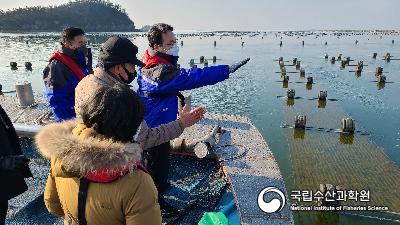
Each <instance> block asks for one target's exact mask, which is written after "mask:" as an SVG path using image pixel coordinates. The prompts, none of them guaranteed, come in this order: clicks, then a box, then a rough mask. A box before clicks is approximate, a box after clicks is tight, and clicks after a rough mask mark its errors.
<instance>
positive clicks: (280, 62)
mask: <svg viewBox="0 0 400 225" xmlns="http://www.w3.org/2000/svg"><path fill="white" fill-rule="evenodd" d="M284 67H285V63H284V62H283V61H279V68H281V69H282V68H284Z"/></svg>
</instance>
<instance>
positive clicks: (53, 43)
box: [0, 33, 400, 224]
mask: <svg viewBox="0 0 400 225" xmlns="http://www.w3.org/2000/svg"><path fill="white" fill-rule="evenodd" d="M110 35H112V34H109V33H100V34H88V38H89V40H90V47H92V52H93V53H94V60H93V61H94V63H95V62H96V60H95V59H96V56H97V52H98V49H99V45H100V43H102V42H104V41H105V40H106V39H107V38H108V37H109V36H110ZM120 35H126V36H128V37H130V38H131V40H132V41H133V42H134V43H135V44H136V45H138V46H139V52H140V53H139V54H140V55H141V54H142V53H143V52H144V50H145V49H146V48H147V40H146V38H144V37H140V36H139V35H140V33H129V34H120ZM262 37H263V38H262ZM58 38H59V37H58V34H56V33H45V34H43V33H41V34H0V84H2V85H3V91H7V90H13V89H14V87H13V86H14V84H15V83H16V82H20V81H25V80H27V81H30V82H32V85H33V89H34V92H35V95H37V96H43V92H44V91H43V89H44V88H43V82H42V71H43V69H44V67H45V66H46V65H47V62H46V61H47V58H48V57H49V55H50V53H51V52H53V51H54V50H55V49H56V48H57V47H58V46H59V43H58ZM280 40H281V39H280V37H279V35H278V36H276V35H275V33H268V34H267V35H266V36H265V35H257V36H253V37H251V35H244V36H242V37H233V36H224V37H222V39H220V37H219V35H217V36H214V37H201V38H200V37H198V36H195V37H180V40H179V42H180V41H183V46H182V47H181V48H180V60H179V63H180V64H181V67H183V68H188V67H189V65H188V64H189V60H190V59H192V58H193V59H197V60H198V59H199V57H200V56H205V57H206V58H212V57H213V56H217V58H218V59H219V60H218V61H217V64H231V63H234V62H237V61H239V60H242V59H244V58H247V57H250V58H251V61H250V62H249V63H248V64H247V65H246V66H244V67H243V68H241V69H240V70H238V71H237V72H236V73H234V74H232V75H231V76H230V79H229V80H227V81H224V82H222V83H219V84H217V85H214V86H208V87H203V88H199V89H196V90H193V91H191V94H192V99H193V104H194V105H195V106H198V105H203V106H205V107H206V108H207V110H208V111H210V112H216V113H226V114H240V115H245V116H248V117H250V118H251V119H252V121H253V123H254V124H255V126H256V127H257V128H258V129H259V131H260V132H261V134H262V135H263V137H264V138H265V140H266V141H267V143H268V145H269V147H270V148H271V150H272V151H273V153H274V155H275V158H276V159H277V161H278V164H279V166H280V169H281V171H282V174H283V176H284V179H285V182H286V184H287V187H288V190H289V191H290V190H292V189H298V188H301V187H304V186H307V185H306V184H300V183H301V182H298V181H297V180H299V179H302V178H301V177H296V176H298V175H297V174H298V173H297V171H296V170H297V168H299V167H298V165H299V162H303V161H302V160H307V158H305V159H302V156H301V155H300V156H298V155H297V154H296V151H295V150H294V149H296V148H297V147H298V146H300V145H303V144H304V143H302V142H296V141H293V140H291V139H290V138H288V137H289V136H288V135H287V129H286V128H280V125H281V124H283V123H291V122H293V120H292V121H289V120H290V118H291V117H288V115H289V114H288V110H289V111H290V110H291V111H293V113H295V114H296V113H297V112H296V110H300V109H301V108H302V107H303V109H301V110H300V111H299V113H300V112H301V113H303V114H307V113H308V112H309V113H312V115H313V116H314V118H310V117H308V118H307V119H308V120H309V121H313V120H314V119H315V120H317V119H318V120H319V121H320V122H319V126H323V127H325V128H339V126H340V118H339V117H335V114H334V113H332V112H333V111H327V110H339V111H343V112H344V113H345V114H347V115H348V116H351V117H352V118H353V119H355V120H356V126H357V130H362V131H366V132H368V133H369V134H370V135H369V136H368V138H367V139H368V140H369V141H371V142H372V144H371V145H373V146H377V149H378V148H379V147H381V149H382V152H377V154H380V153H383V161H384V162H385V163H387V165H390V168H389V167H388V169H387V174H386V175H387V176H386V175H385V174H383V175H379V176H378V175H377V174H374V171H375V169H374V168H366V169H364V167H360V170H363V171H364V170H365V176H369V175H370V174H372V175H371V180H373V181H376V179H379V178H381V177H382V176H383V177H386V178H383V180H385V179H386V180H388V182H391V183H394V184H395V187H394V188H395V189H399V186H400V182H399V177H396V176H394V177H393V176H390V174H398V173H399V165H400V119H399V110H400V98H399V94H400V76H399V73H400V60H399V61H397V60H392V61H391V62H385V61H383V60H382V58H383V55H384V54H385V53H386V52H390V53H391V55H392V56H393V58H399V59H400V37H399V36H395V35H384V36H383V37H380V35H371V34H367V33H362V35H351V36H346V37H340V38H337V37H335V36H330V35H328V36H323V37H321V36H319V37H316V36H315V35H310V36H307V37H300V38H297V37H296V36H293V37H289V36H285V35H282V41H283V46H282V47H280V46H279V42H280ZM356 40H358V44H355V41H356ZM392 40H394V41H395V42H394V44H392ZM214 41H216V42H217V45H216V46H214ZM302 41H304V46H303V45H302V43H301V42H302ZM242 42H244V45H243V46H242ZM325 42H327V45H325ZM374 52H376V53H378V57H377V59H372V54H373V53H374ZM325 54H328V55H329V59H330V58H331V57H332V56H335V57H337V56H338V55H339V54H343V56H349V57H351V59H354V60H355V61H354V62H352V63H351V64H355V63H356V62H357V61H358V60H363V61H364V65H367V66H365V67H364V70H363V72H362V74H361V76H356V75H355V74H354V73H353V72H349V71H350V70H353V69H354V67H346V68H345V69H340V62H336V63H335V64H331V63H330V61H327V60H325V59H324V55H325ZM280 56H282V57H284V59H285V60H291V59H292V58H294V57H297V58H298V59H299V60H301V64H302V67H304V68H305V70H306V72H307V73H312V75H306V76H313V78H314V82H315V84H314V85H313V88H312V89H311V90H307V89H306V88H305V84H303V83H289V88H294V89H295V90H296V96H300V97H303V98H304V99H303V100H296V103H295V105H294V106H290V107H289V106H287V105H286V104H284V103H285V101H286V100H284V99H283V98H277V96H281V95H285V93H286V90H287V88H284V87H283V85H282V83H280V82H277V81H279V80H280V79H281V78H280V75H279V74H277V73H276V72H277V71H279V67H278V64H277V62H276V61H274V60H276V59H278V57H280ZM11 61H15V62H17V63H18V64H19V65H20V67H19V68H18V70H11V68H10V67H8V65H9V63H10V62H11ZM26 61H29V62H32V64H33V67H32V68H33V70H32V71H28V70H26V69H25V68H24V62H26ZM209 63H210V65H212V61H209ZM287 64H290V62H287ZM378 66H380V67H383V70H384V72H387V74H385V75H386V76H387V81H390V82H394V83H387V84H386V85H385V86H384V87H378V85H377V83H375V82H372V81H375V80H376V78H375V76H374V71H375V68H376V67H378ZM287 69H288V71H295V69H294V68H293V67H287ZM288 75H289V76H290V81H293V82H296V81H305V78H302V77H300V76H299V74H290V73H289V74H288ZM134 86H135V87H136V85H134ZM319 90H327V91H328V98H335V99H338V100H339V101H337V102H330V101H328V102H327V105H328V106H329V107H326V109H325V111H324V110H319V111H315V112H314V111H313V110H314V109H312V108H317V107H316V104H314V103H313V105H312V106H311V107H308V105H307V104H309V101H308V100H306V98H313V97H317V93H318V91H319ZM314 106H315V107H314ZM331 114H333V116H331ZM327 115H329V116H327ZM288 118H289V119H288ZM311 123H312V122H311ZM332 126H333V127H332ZM285 129H286V130H285ZM306 132H307V133H306V135H309V136H308V137H309V138H310V136H311V137H313V138H314V136H313V134H309V133H308V132H309V131H306ZM310 132H311V131H310ZM324 135H325V134H322V133H319V134H318V135H316V136H315V138H318V137H321V136H322V137H324ZM326 135H332V134H326ZM335 138H336V137H335ZM322 139H323V138H321V142H323V140H322ZM354 139H356V141H357V140H361V138H360V137H358V136H357V135H356V136H355V137H354ZM318 140H319V139H318ZM318 140H317V142H318ZM362 141H365V140H364V139H363V140H362ZM337 142H339V139H337ZM326 143H327V144H328V143H329V142H326ZM345 144H347V145H349V143H342V145H345ZM340 145H341V143H339V146H340ZM296 146H297V147H296ZM354 146H355V145H354ZM345 147H346V149H347V151H348V152H347V153H348V154H350V156H351V157H356V158H357V157H359V158H363V157H364V156H363V154H362V152H361V153H358V152H356V151H354V153H352V152H351V151H352V147H351V144H350V146H345ZM301 148H302V149H307V148H309V149H317V150H318V149H320V148H319V147H317V146H315V145H313V144H308V145H305V144H304V147H301ZM354 148H356V147H354ZM332 151H335V150H332ZM374 151H378V150H376V149H372V150H370V151H369V152H372V153H371V154H372V155H373V154H374ZM349 152H350V153H349ZM319 153H320V152H319ZM330 154H341V153H340V152H337V153H336V152H333V153H332V152H330ZM351 154H353V155H351ZM356 154H357V155H356ZM304 157H306V156H304ZM370 160H372V161H374V160H375V158H372V159H370ZM376 160H378V158H376ZM379 160H382V159H381V158H380V159H379ZM372 161H370V162H372ZM330 163H333V164H335V163H337V164H336V165H337V166H338V167H339V166H341V165H340V161H332V162H330ZM362 163H363V166H366V165H368V164H369V161H363V162H362ZM376 163H378V164H379V163H380V162H376ZM385 163H383V164H384V165H386V164H385ZM312 167H313V163H312V161H311V162H310V165H309V166H308V167H307V168H312ZM322 167H323V165H322ZM312 169H315V168H312ZM338 171H340V172H337V174H335V180H336V181H338V182H339V183H340V180H341V179H342V181H344V180H345V179H348V177H347V175H348V174H352V172H353V171H352V170H347V171H346V170H338ZM363 171H361V174H363ZM320 173H322V176H323V177H329V176H331V175H332V174H331V173H330V172H329V173H328V172H324V169H323V168H321V172H320ZM325 173H326V174H325ZM333 173H334V172H333ZM354 174H356V173H355V172H354ZM309 176H313V174H309ZM386 180H385V181H386ZM317 182H318V181H317ZM321 182H322V181H321ZM355 182H356V183H357V181H355ZM363 182H364V181H363ZM371 182H372V181H371ZM344 183H348V180H346V182H344ZM359 184H364V183H362V182H361V181H360V182H359ZM313 185H314V184H313ZM371 185H372V183H371ZM366 186H368V183H367V184H366ZM392 188H393V187H392ZM394 193H395V194H391V196H386V195H387V194H386V193H385V191H384V187H383V191H381V192H377V193H373V194H374V195H375V196H378V197H388V198H393V199H395V200H394V201H393V202H394V203H393V204H397V203H399V205H398V207H394V208H393V210H394V211H396V210H397V209H398V208H399V206H400V192H397V194H396V192H394ZM382 199H384V198H382ZM396 212H397V213H399V211H398V210H397V211H396ZM295 215H296V217H295V218H296V224H392V223H393V224H396V223H394V222H389V221H381V220H377V219H368V218H363V217H359V216H345V215H341V216H339V217H338V218H337V219H334V220H330V223H325V222H324V220H323V219H318V218H317V219H316V217H315V216H313V215H311V214H308V213H306V212H303V213H296V214H295ZM394 217H395V218H396V216H394ZM397 219H399V217H397Z"/></svg>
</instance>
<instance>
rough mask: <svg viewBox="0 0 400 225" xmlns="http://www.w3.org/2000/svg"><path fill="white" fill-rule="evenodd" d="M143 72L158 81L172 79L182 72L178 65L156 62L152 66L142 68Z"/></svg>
mask: <svg viewBox="0 0 400 225" xmlns="http://www.w3.org/2000/svg"><path fill="white" fill-rule="evenodd" d="M142 72H143V73H145V74H146V75H148V76H150V77H151V78H153V79H154V80H155V81H157V82H165V81H170V80H172V79H173V78H174V77H175V76H177V75H178V74H179V72H180V69H178V68H177V67H176V66H173V65H168V64H156V65H154V66H152V67H150V68H142Z"/></svg>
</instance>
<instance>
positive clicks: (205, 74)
mask: <svg viewBox="0 0 400 225" xmlns="http://www.w3.org/2000/svg"><path fill="white" fill-rule="evenodd" d="M162 55H165V54H161V56H162ZM145 63H146V62H145ZM227 78H229V67H228V66H227V65H220V66H211V67H205V68H204V69H200V68H191V69H189V70H185V69H178V68H177V67H176V66H174V65H168V64H157V65H154V66H152V67H151V68H146V67H145V68H141V69H140V70H139V71H138V79H137V82H138V84H139V88H138V91H137V92H138V94H139V96H141V97H142V99H143V101H144V103H145V104H146V115H145V120H146V122H147V124H148V125H149V127H151V128H154V127H157V126H159V125H161V124H166V123H169V122H171V121H174V120H176V119H177V116H178V97H177V96H176V95H174V94H175V93H177V92H179V91H184V90H191V89H194V88H199V87H203V86H206V85H213V84H216V83H218V82H220V81H223V80H225V79H227ZM159 94H161V95H164V96H165V95H167V96H168V95H170V96H168V97H154V95H156V96H157V95H159Z"/></svg>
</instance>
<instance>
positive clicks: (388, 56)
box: [384, 52, 390, 62]
mask: <svg viewBox="0 0 400 225" xmlns="http://www.w3.org/2000/svg"><path fill="white" fill-rule="evenodd" d="M384 60H385V61H386V62H390V53H389V52H388V53H386V55H385V56H384Z"/></svg>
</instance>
